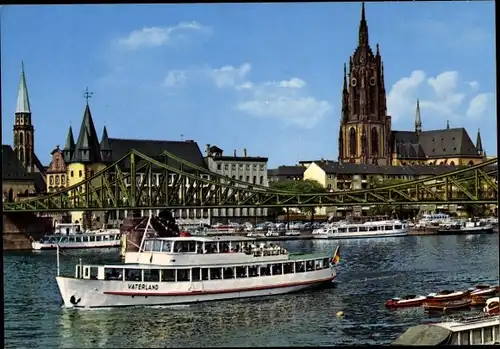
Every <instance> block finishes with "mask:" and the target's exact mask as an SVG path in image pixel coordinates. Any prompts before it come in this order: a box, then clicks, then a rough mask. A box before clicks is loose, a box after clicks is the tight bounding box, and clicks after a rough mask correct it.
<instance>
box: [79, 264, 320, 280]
mask: <svg viewBox="0 0 500 349" xmlns="http://www.w3.org/2000/svg"><path fill="white" fill-rule="evenodd" d="M328 268H330V261H329V258H321V259H311V260H305V261H297V262H293V261H287V262H277V263H266V264H255V265H240V266H224V267H204V268H200V267H193V268H161V269H160V268H158V269H149V268H145V269H139V268H137V267H134V268H119V267H93V266H80V265H77V270H76V273H75V277H76V278H84V279H91V278H94V279H101V280H102V279H104V280H115V281H133V282H138V281H139V282H141V281H142V282H191V281H193V282H197V281H209V280H226V279H235V278H236V279H241V278H247V277H249V278H254V277H265V276H275V275H283V274H293V273H303V272H306V271H307V272H311V271H315V270H322V269H328ZM98 271H99V272H100V273H102V274H98ZM98 276H99V277H98Z"/></svg>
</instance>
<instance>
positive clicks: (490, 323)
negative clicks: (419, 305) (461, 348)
mask: <svg viewBox="0 0 500 349" xmlns="http://www.w3.org/2000/svg"><path fill="white" fill-rule="evenodd" d="M499 337H500V317H499V316H498V315H496V316H490V315H486V314H485V315H482V314H480V315H476V316H469V317H454V318H443V319H442V320H441V322H438V323H430V324H424V325H418V326H413V327H410V328H409V329H408V330H406V332H405V333H403V334H402V335H401V336H399V337H398V338H397V339H396V340H395V341H393V342H392V345H403V346H407V345H435V346H437V345H471V344H472V345H491V344H497V343H498V342H499Z"/></svg>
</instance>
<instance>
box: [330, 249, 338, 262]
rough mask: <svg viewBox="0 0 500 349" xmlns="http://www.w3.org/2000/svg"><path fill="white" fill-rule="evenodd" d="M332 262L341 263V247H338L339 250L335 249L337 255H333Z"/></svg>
mask: <svg viewBox="0 0 500 349" xmlns="http://www.w3.org/2000/svg"><path fill="white" fill-rule="evenodd" d="M331 262H332V263H333V264H337V263H338V262H340V246H337V248H336V249H335V253H334V254H333V257H332V259H331Z"/></svg>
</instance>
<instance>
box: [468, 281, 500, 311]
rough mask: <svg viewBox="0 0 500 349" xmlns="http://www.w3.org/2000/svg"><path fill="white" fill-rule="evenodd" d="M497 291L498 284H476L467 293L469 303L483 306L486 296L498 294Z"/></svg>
mask: <svg viewBox="0 0 500 349" xmlns="http://www.w3.org/2000/svg"><path fill="white" fill-rule="evenodd" d="M498 292H499V287H498V286H488V285H477V286H476V288H475V289H474V290H471V292H470V294H469V298H470V300H471V305H475V306H483V305H485V304H486V300H487V299H488V298H491V297H493V296H495V295H498Z"/></svg>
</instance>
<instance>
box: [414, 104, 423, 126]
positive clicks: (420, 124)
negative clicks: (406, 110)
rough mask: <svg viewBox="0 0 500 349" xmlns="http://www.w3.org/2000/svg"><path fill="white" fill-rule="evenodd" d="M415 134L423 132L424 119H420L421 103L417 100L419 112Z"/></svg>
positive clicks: (416, 115)
mask: <svg viewBox="0 0 500 349" xmlns="http://www.w3.org/2000/svg"><path fill="white" fill-rule="evenodd" d="M415 132H416V133H417V134H418V133H420V132H422V118H421V117H420V101H419V100H418V98H417V110H416V111H415Z"/></svg>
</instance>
